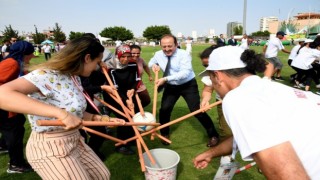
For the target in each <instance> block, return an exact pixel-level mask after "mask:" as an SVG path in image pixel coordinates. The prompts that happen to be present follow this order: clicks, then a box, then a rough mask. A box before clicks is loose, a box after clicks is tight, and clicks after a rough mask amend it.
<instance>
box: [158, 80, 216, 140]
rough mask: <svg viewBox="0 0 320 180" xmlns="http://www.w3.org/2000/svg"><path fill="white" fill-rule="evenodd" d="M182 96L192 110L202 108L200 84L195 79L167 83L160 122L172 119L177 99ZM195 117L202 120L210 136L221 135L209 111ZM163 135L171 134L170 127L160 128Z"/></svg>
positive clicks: (163, 122)
mask: <svg viewBox="0 0 320 180" xmlns="http://www.w3.org/2000/svg"><path fill="white" fill-rule="evenodd" d="M180 96H182V97H183V98H184V100H185V101H186V102H187V105H188V107H189V110H190V112H193V111H196V110H198V109H200V96H199V90H198V84H197V81H196V80H195V79H192V80H190V81H188V82H186V83H184V84H182V85H170V84H167V85H166V87H165V89H164V92H163V95H162V100H161V108H160V113H159V121H160V124H165V123H168V122H169V121H170V118H171V112H172V110H173V107H174V105H175V104H176V102H177V100H178V99H179V98H180ZM195 117H196V118H197V119H198V120H199V121H200V123H201V125H202V126H203V127H204V128H205V129H206V132H207V134H208V137H209V138H211V137H213V136H215V137H219V134H218V132H217V131H216V129H215V127H214V124H213V122H212V120H211V118H210V116H208V114H207V113H199V114H197V115H195ZM160 132H161V134H162V135H169V132H170V128H169V127H166V128H163V129H161V130H160Z"/></svg>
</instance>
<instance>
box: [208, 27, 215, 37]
mask: <svg viewBox="0 0 320 180" xmlns="http://www.w3.org/2000/svg"><path fill="white" fill-rule="evenodd" d="M214 36H216V33H215V30H214V29H209V35H208V38H213V37H214Z"/></svg>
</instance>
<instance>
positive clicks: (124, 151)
mask: <svg viewBox="0 0 320 180" xmlns="http://www.w3.org/2000/svg"><path fill="white" fill-rule="evenodd" d="M116 151H117V152H118V153H121V154H124V155H133V154H134V151H133V150H132V149H131V148H130V147H128V146H121V147H117V148H116Z"/></svg>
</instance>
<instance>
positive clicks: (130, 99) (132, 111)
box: [128, 94, 135, 114]
mask: <svg viewBox="0 0 320 180" xmlns="http://www.w3.org/2000/svg"><path fill="white" fill-rule="evenodd" d="M132 96H133V94H132V95H130V96H128V99H129V102H130V103H131V104H133V101H132ZM128 109H129V110H130V112H131V113H132V114H135V113H134V107H133V108H129V107H128Z"/></svg>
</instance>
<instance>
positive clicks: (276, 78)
mask: <svg viewBox="0 0 320 180" xmlns="http://www.w3.org/2000/svg"><path fill="white" fill-rule="evenodd" d="M274 79H275V80H276V81H284V79H283V78H282V77H281V76H280V77H275V78H274Z"/></svg>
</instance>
